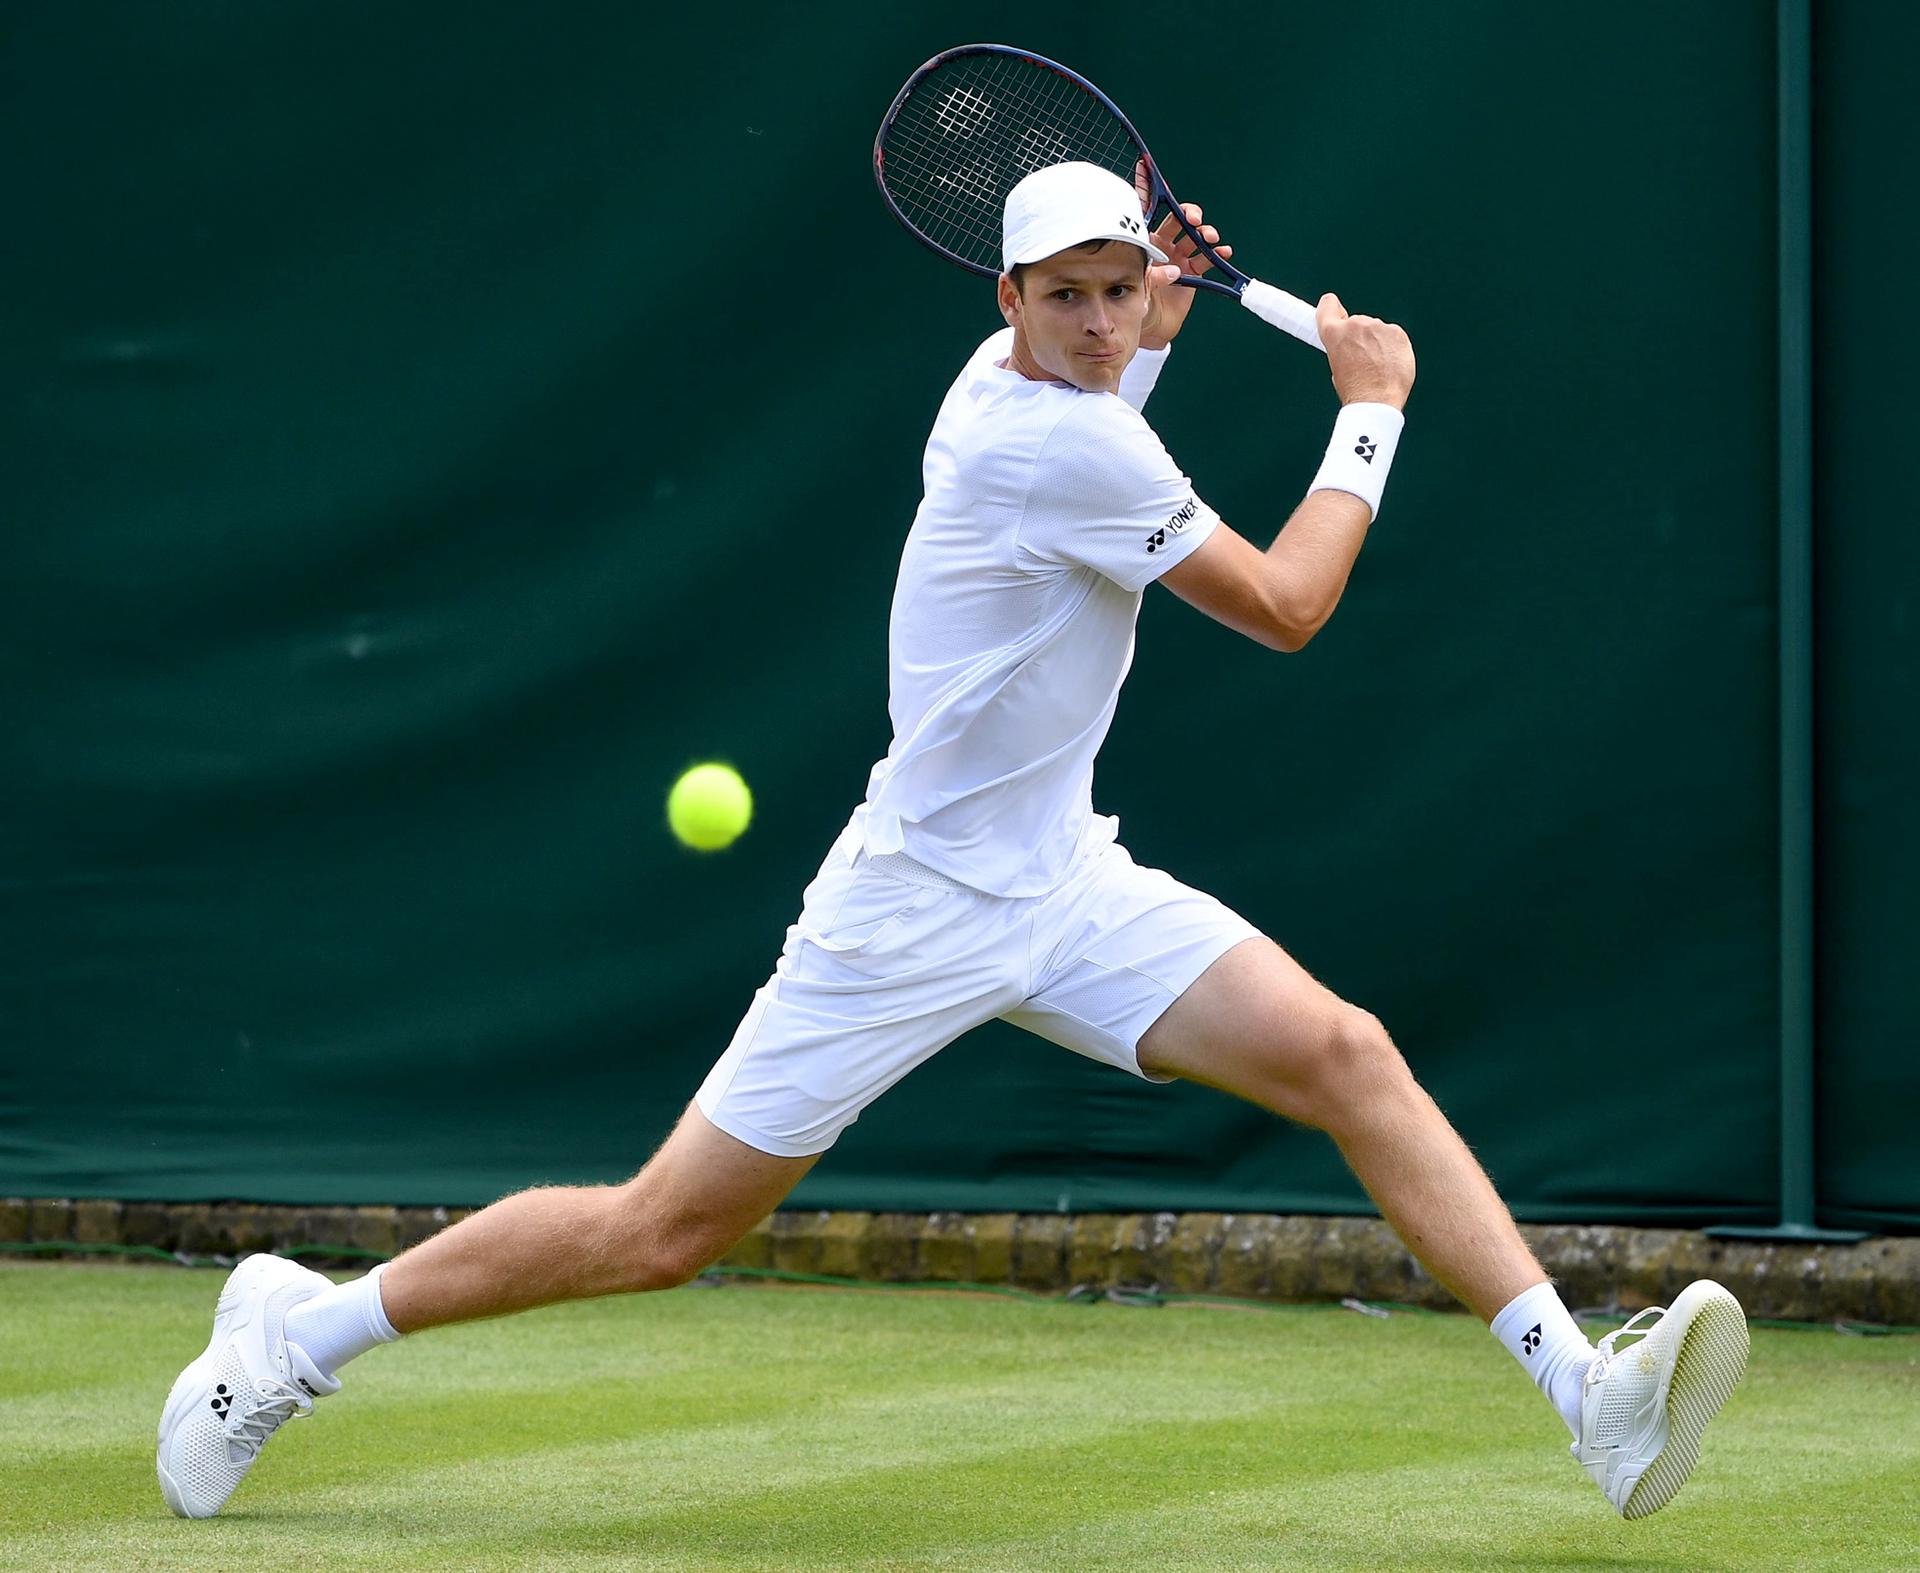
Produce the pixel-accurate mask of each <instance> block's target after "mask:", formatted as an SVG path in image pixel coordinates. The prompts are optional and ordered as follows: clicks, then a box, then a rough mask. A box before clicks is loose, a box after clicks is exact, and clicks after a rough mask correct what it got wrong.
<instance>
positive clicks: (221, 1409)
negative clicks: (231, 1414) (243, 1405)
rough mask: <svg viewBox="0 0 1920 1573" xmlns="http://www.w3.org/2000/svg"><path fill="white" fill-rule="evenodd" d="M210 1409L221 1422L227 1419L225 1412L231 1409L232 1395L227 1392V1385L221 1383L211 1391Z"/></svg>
mask: <svg viewBox="0 0 1920 1573" xmlns="http://www.w3.org/2000/svg"><path fill="white" fill-rule="evenodd" d="M212 1407H213V1412H214V1413H215V1414H216V1415H218V1416H219V1417H220V1418H221V1419H222V1420H224V1419H226V1418H227V1411H228V1410H229V1409H231V1408H232V1407H233V1394H231V1393H230V1392H228V1391H227V1384H226V1383H225V1382H222V1383H221V1384H220V1385H219V1386H218V1387H216V1388H215V1389H214V1390H213V1405H212Z"/></svg>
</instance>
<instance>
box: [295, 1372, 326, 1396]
mask: <svg viewBox="0 0 1920 1573" xmlns="http://www.w3.org/2000/svg"><path fill="white" fill-rule="evenodd" d="M294 1381H296V1382H298V1383H299V1384H300V1385H301V1386H302V1387H303V1388H305V1389H306V1392H307V1397H309V1398H318V1397H319V1396H320V1395H319V1393H317V1392H315V1391H314V1386H313V1383H311V1382H309V1381H308V1380H307V1379H306V1378H305V1377H304V1376H296V1377H295V1378H294Z"/></svg>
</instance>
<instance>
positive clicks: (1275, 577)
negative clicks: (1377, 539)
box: [1267, 491, 1373, 650]
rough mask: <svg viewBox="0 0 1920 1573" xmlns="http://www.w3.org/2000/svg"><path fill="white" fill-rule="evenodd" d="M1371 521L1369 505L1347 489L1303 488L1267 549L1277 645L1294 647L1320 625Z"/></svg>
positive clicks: (1342, 586) (1341, 589)
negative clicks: (1278, 637) (1277, 631)
mask: <svg viewBox="0 0 1920 1573" xmlns="http://www.w3.org/2000/svg"><path fill="white" fill-rule="evenodd" d="M1372 523H1373V510H1372V508H1370V507H1369V506H1368V505H1367V503H1366V502H1365V501H1364V500H1363V499H1362V498H1359V497H1356V496H1354V495H1353V494H1352V493H1351V492H1342V491H1313V492H1308V493H1307V495H1306V496H1305V497H1304V498H1303V499H1302V500H1301V503H1300V506H1299V507H1298V508H1296V509H1294V510H1293V517H1292V518H1290V519H1288V520H1287V522H1286V525H1285V526H1284V527H1283V528H1282V529H1281V531H1280V533H1279V535H1278V536H1276V537H1275V538H1274V542H1273V545H1271V546H1269V547H1268V548H1267V574H1268V578H1269V580H1270V581H1271V584H1272V594H1273V611H1274V621H1275V624H1276V625H1277V627H1278V630H1279V636H1280V648H1281V649H1283V650H1298V649H1299V648H1300V647H1301V646H1302V645H1304V644H1305V643H1306V642H1307V641H1308V640H1309V639H1311V638H1312V637H1313V636H1314V635H1315V634H1317V633H1318V632H1319V631H1320V630H1321V629H1322V628H1323V627H1325V626H1326V622H1327V619H1328V618H1329V617H1331V616H1333V609H1334V608H1335V607H1336V606H1338V605H1339V604H1340V597H1341V595H1342V593H1343V592H1344V591H1345V590H1346V588H1347V579H1348V576H1349V575H1351V574H1352V572H1353V564H1354V559H1355V558H1357V557H1358V556H1359V555H1360V547H1361V545H1362V543H1364V542H1365V540H1366V538H1367V528H1368V526H1370V525H1371V524H1372Z"/></svg>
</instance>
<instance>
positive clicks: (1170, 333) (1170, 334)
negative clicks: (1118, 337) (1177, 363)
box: [1140, 202, 1233, 350]
mask: <svg viewBox="0 0 1920 1573" xmlns="http://www.w3.org/2000/svg"><path fill="white" fill-rule="evenodd" d="M1180 207H1181V209H1182V211H1183V212H1185V213H1186V215H1187V221H1188V222H1189V223H1190V224H1192V225H1193V227H1194V228H1195V229H1197V230H1199V231H1200V233H1201V235H1202V236H1203V237H1204V238H1205V240H1206V242H1207V244H1208V245H1209V246H1212V247H1213V248H1214V249H1215V250H1216V251H1218V252H1219V253H1220V255H1221V256H1223V257H1231V256H1232V255H1233V247H1231V246H1223V245H1221V244H1220V231H1219V230H1217V229H1215V228H1214V227H1213V226H1212V225H1211V224H1202V223H1201V222H1200V206H1199V204H1198V203H1195V202H1182V203H1181V204H1180ZM1153 243H1154V244H1155V245H1156V246H1158V247H1159V248H1160V249H1161V250H1162V251H1164V252H1165V253H1166V254H1167V257H1168V259H1169V260H1168V261H1167V262H1165V263H1159V262H1149V263H1148V264H1147V319H1146V321H1145V322H1144V323H1143V324H1142V325H1141V328H1140V348H1141V349H1143V350H1163V349H1165V348H1166V347H1167V346H1168V345H1169V344H1171V343H1172V342H1173V341H1174V339H1175V337H1176V336H1178V334H1179V332H1180V329H1181V327H1182V325H1183V324H1184V323H1185V322H1186V320H1187V313H1188V312H1189V311H1191V310H1193V297H1194V296H1195V295H1197V294H1199V293H1200V292H1199V291H1198V290H1197V289H1195V288H1194V287H1193V286H1192V285H1190V284H1176V283H1174V282H1173V281H1174V280H1175V279H1177V278H1179V277H1181V276H1182V275H1183V274H1193V275H1196V276H1197V275H1199V274H1202V273H1205V272H1207V271H1209V270H1210V269H1211V268H1212V267H1213V259H1212V258H1211V257H1209V256H1207V255H1206V253H1205V252H1203V251H1201V250H1200V249H1199V248H1198V247H1197V246H1195V245H1194V243H1193V238H1192V237H1191V236H1190V235H1188V234H1187V232H1186V231H1185V230H1184V229H1182V228H1181V227H1180V224H1179V221H1178V220H1176V219H1175V218H1174V217H1173V215H1172V214H1168V215H1167V217H1166V218H1164V219H1162V220H1161V221H1160V227H1159V228H1158V229H1156V230H1155V231H1154V232H1153Z"/></svg>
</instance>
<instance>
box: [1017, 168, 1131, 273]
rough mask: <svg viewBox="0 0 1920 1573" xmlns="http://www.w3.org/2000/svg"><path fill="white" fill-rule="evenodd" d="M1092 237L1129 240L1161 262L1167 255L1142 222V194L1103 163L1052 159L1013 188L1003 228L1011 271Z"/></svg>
mask: <svg viewBox="0 0 1920 1573" xmlns="http://www.w3.org/2000/svg"><path fill="white" fill-rule="evenodd" d="M1090 240H1123V241H1125V242H1126V243H1127V244H1128V245H1130V246H1138V247H1139V248H1140V249H1141V250H1142V251H1144V252H1145V253H1146V254H1147V255H1148V256H1149V257H1151V258H1152V259H1153V260H1154V261H1155V262H1165V261H1166V260H1167V254H1166V253H1165V252H1164V251H1162V250H1161V249H1160V248H1159V247H1158V246H1156V245H1155V244H1154V243H1153V236H1152V235H1151V234H1150V233H1148V230H1147V226H1146V225H1145V223H1143V222H1142V221H1141V218H1140V197H1139V194H1138V193H1136V192H1135V191H1134V189H1133V186H1132V185H1131V184H1130V183H1129V182H1127V181H1124V180H1122V179H1121V178H1120V177H1119V176H1118V175H1116V174H1114V173H1112V172H1111V171H1110V170H1105V169H1102V168H1101V167H1100V166H1099V165H1098V164H1049V165H1048V166H1047V167H1046V168H1045V169H1036V170H1035V171H1034V172H1033V173H1032V174H1031V175H1028V176H1027V177H1026V178H1025V179H1024V180H1022V181H1021V182H1020V184H1019V185H1017V186H1015V187H1014V188H1013V190H1011V191H1009V192H1008V193H1007V210H1006V215H1005V218H1004V219H1003V221H1002V224H1001V229H1000V255H1001V265H1002V268H1003V269H1004V270H1005V271H1009V272H1010V271H1012V268H1013V265H1014V264H1015V263H1016V262H1038V261H1039V260H1040V259H1041V258H1042V257H1050V256H1052V255H1053V254H1054V253H1055V252H1056V251H1065V250H1067V249H1068V248H1069V247H1070V246H1084V245H1085V244H1086V243H1087V242H1088V241H1090Z"/></svg>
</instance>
